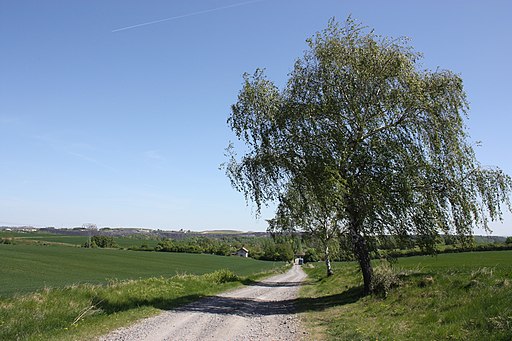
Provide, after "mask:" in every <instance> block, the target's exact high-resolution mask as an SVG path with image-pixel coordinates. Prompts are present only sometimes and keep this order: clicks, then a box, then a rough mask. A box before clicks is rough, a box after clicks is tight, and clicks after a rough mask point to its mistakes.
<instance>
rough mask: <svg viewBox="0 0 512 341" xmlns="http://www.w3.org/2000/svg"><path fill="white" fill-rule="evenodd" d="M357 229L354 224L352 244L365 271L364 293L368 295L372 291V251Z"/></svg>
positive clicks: (362, 270)
mask: <svg viewBox="0 0 512 341" xmlns="http://www.w3.org/2000/svg"><path fill="white" fill-rule="evenodd" d="M357 230H358V229H357V228H356V227H355V226H352V227H351V229H350V234H351V238H352V246H353V247H354V253H355V255H356V257H357V261H358V262H359V266H360V268H361V272H362V273H363V282H364V294H365V295H368V294H370V293H371V292H372V279H373V268H372V264H371V262H370V251H369V249H368V245H367V243H366V239H365V238H364V236H362V235H361V234H359V233H358V232H357Z"/></svg>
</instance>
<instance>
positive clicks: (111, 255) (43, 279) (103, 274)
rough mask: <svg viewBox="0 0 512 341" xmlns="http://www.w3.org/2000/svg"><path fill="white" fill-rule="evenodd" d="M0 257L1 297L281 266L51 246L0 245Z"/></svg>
mask: <svg viewBox="0 0 512 341" xmlns="http://www.w3.org/2000/svg"><path fill="white" fill-rule="evenodd" d="M0 259H1V260H2V266H1V267H0V297H2V296H3V297H7V296H11V295H13V294H22V293H28V292H32V291H35V290H38V289H42V288H53V287H64V286H67V285H73V284H79V283H92V284H101V283H107V282H109V281H110V280H114V279H115V280H124V279H139V278H149V277H159V276H164V277H169V276H173V275H176V274H181V273H187V274H204V273H209V272H212V271H215V270H218V269H229V270H231V271H233V272H234V273H235V274H237V275H240V276H245V275H249V274H253V273H256V272H261V271H266V270H270V269H272V268H274V267H278V266H281V265H282V263H273V262H264V261H257V260H254V259H247V258H241V257H226V256H213V255H203V254H185V253H167V252H135V251H127V250H117V249H86V248H75V247H66V246H56V245H51V246H42V245H3V244H0Z"/></svg>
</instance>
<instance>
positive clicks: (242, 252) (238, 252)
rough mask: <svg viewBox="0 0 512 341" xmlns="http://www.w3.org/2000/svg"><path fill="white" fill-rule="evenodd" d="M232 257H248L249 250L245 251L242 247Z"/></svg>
mask: <svg viewBox="0 0 512 341" xmlns="http://www.w3.org/2000/svg"><path fill="white" fill-rule="evenodd" d="M233 255H235V256H240V257H249V250H247V249H246V248H245V247H242V248H240V249H239V250H238V251H237V252H235V253H234V254H233Z"/></svg>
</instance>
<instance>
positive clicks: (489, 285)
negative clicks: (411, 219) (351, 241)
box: [299, 251, 512, 340]
mask: <svg viewBox="0 0 512 341" xmlns="http://www.w3.org/2000/svg"><path fill="white" fill-rule="evenodd" d="M374 266H375V269H376V270H375V272H376V277H377V278H378V280H379V282H380V283H381V284H382V286H381V288H385V289H384V290H381V291H380V294H378V295H372V296H367V297H362V296H361V293H362V278H361V272H360V271H359V269H358V266H357V264H356V263H353V262H346V263H336V264H335V266H334V270H335V275H334V276H332V277H326V276H325V273H324V272H325V266H324V265H323V264H321V263H317V264H314V265H306V266H305V267H304V268H305V271H306V272H307V273H308V275H309V279H308V280H309V283H308V284H309V285H306V286H305V287H303V289H302V292H301V296H302V297H301V299H300V300H299V302H300V303H299V304H300V307H301V309H302V310H303V311H305V321H306V323H307V325H308V326H309V328H311V330H312V331H313V338H314V339H327V340H511V339H512V251H497V252H492V251H491V252H474V253H473V252H469V253H458V254H443V255H439V256H437V257H431V256H418V257H410V258H400V259H398V261H397V263H396V264H393V265H391V266H390V265H389V264H387V263H384V262H381V261H375V262H374Z"/></svg>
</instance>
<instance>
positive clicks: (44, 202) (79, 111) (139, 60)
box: [0, 0, 512, 235]
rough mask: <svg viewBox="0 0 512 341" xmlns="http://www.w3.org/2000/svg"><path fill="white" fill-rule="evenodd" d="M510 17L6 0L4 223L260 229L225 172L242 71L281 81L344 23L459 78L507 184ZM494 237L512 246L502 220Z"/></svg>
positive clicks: (391, 6)
mask: <svg viewBox="0 0 512 341" xmlns="http://www.w3.org/2000/svg"><path fill="white" fill-rule="evenodd" d="M511 13H512V3H511V2H510V1H485V2H484V1H433V0H431V1H422V2H417V1H349V0H344V1H335V0H319V1H306V0H293V1H292V0H262V1H240V0H215V1H213V0H212V1H206V0H191V1H180V2H177V1H126V0H123V1H115V0H112V1H99V0H97V1H94V0H90V1H73V2H72V1H52V0H45V1H29V0H27V1H7V0H4V1H1V2H0V50H1V51H2V52H1V54H0V128H1V131H2V133H1V135H0V145H1V147H0V188H1V192H0V193H1V197H0V225H24V224H29V225H35V226H58V227H70V226H79V225H81V224H83V223H86V222H93V223H96V224H98V226H145V227H151V228H163V229H179V228H185V229H191V230H204V229H214V228H216V229H217V228H222V229H243V230H260V231H262V230H265V228H266V223H265V220H264V219H265V218H270V217H271V216H272V210H271V209H267V210H264V211H263V215H262V218H261V219H259V220H257V219H255V218H254V215H253V210H252V208H251V205H249V206H246V203H245V200H244V198H243V195H242V194H240V193H238V192H236V191H235V190H233V189H232V188H231V186H230V183H229V181H228V179H227V178H226V176H225V175H224V173H223V172H222V171H220V170H219V165H220V164H221V163H222V162H223V161H224V148H225V147H226V146H227V144H228V142H229V141H230V140H232V139H234V136H233V134H232V133H231V132H230V131H229V129H228V127H227V125H226V118H227V117H228V115H229V112H230V105H231V104H233V103H234V102H235V101H236V96H237V94H238V91H239V90H240V88H241V84H242V74H243V73H244V72H253V71H254V70H255V69H256V68H258V67H262V68H266V70H267V75H268V76H269V78H270V79H272V80H274V81H275V82H276V83H277V84H278V85H283V84H284V83H285V81H286V77H287V74H288V73H289V72H290V71H291V68H292V65H293V62H294V61H295V59H296V58H298V57H300V56H301V55H302V53H303V51H304V50H305V49H306V44H305V39H306V38H308V37H310V36H311V35H313V34H314V33H315V32H317V31H319V30H321V29H323V28H324V27H325V26H326V24H327V21H328V20H329V18H330V17H333V16H335V17H336V18H338V19H339V20H344V19H345V18H346V17H347V16H348V15H349V14H352V17H353V18H355V19H356V20H359V21H361V22H363V23H364V24H366V25H368V26H370V27H373V28H375V30H376V32H377V33H379V34H383V35H388V36H395V37H397V36H409V37H411V38H412V45H413V46H414V47H415V48H416V49H417V50H418V51H420V52H422V53H424V56H425V58H424V59H423V65H424V67H426V68H430V69H436V68H438V67H439V68H441V69H450V70H452V71H454V72H456V73H459V74H461V75H462V78H463V80H464V84H465V88H466V91H467V94H468V98H469V101H470V105H471V111H470V114H469V120H468V128H469V132H470V135H471V138H472V140H474V141H477V140H481V141H483V144H482V146H481V147H478V148H477V155H478V158H479V159H480V160H481V161H482V163H483V164H485V165H497V166H500V167H501V168H502V169H504V170H505V171H506V172H507V173H509V174H512V160H511V158H510V147H511V146H512V143H511V137H510V127H511V126H512V118H511V115H510V113H511V107H512V105H511V104H510V103H511V102H510V93H511V86H510V79H512V71H511V68H510V66H509V56H510V55H511V54H512V48H511V45H510V34H511V33H512V22H511V21H510V14H511ZM168 18H174V19H169V20H165V21H161V22H157V23H153V24H150V25H144V26H139V27H133V28H130V29H124V30H120V31H116V30H118V29H122V28H126V27H129V26H133V25H138V24H143V23H148V22H152V21H158V20H161V19H168ZM113 31H114V32H113ZM493 226H494V230H495V233H494V234H498V235H500V234H501V235H511V234H512V230H511V226H512V217H511V215H510V214H509V215H507V216H506V219H505V223H504V224H497V225H493Z"/></svg>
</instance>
